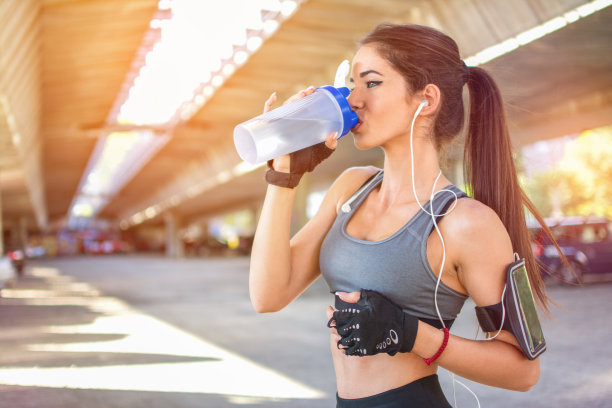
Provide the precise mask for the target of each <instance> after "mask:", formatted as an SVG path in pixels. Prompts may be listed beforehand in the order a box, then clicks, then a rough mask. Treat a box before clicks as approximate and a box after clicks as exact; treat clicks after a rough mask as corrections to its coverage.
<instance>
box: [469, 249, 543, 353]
mask: <svg viewBox="0 0 612 408" xmlns="http://www.w3.org/2000/svg"><path fill="white" fill-rule="evenodd" d="M502 302H503V304H502V303H501V302H500V303H498V304H495V305H491V306H482V307H481V306H476V316H477V318H478V322H479V324H480V327H481V328H482V330H483V331H485V332H496V331H498V330H500V328H501V329H504V330H507V331H509V332H511V333H512V334H513V335H514V337H515V338H516V340H517V341H518V343H519V345H520V346H521V350H522V351H523V354H524V355H525V357H527V358H528V359H530V360H533V359H535V358H536V357H538V356H539V355H540V354H542V353H543V352H544V351H545V350H546V341H545V340H544V333H543V332H542V327H541V325H540V319H539V317H538V311H537V309H536V304H535V300H534V298H533V293H532V292H531V285H530V284H529V277H528V276H527V270H526V269H525V260H524V259H520V260H518V261H516V262H513V263H512V264H510V265H509V266H508V269H507V271H506V289H505V292H504V298H503V300H502Z"/></svg>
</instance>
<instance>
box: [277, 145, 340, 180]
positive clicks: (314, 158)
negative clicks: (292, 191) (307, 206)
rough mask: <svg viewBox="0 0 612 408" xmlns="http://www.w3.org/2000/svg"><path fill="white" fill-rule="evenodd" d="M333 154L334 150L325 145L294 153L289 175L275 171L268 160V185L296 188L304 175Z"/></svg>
mask: <svg viewBox="0 0 612 408" xmlns="http://www.w3.org/2000/svg"><path fill="white" fill-rule="evenodd" d="M333 152H334V149H330V148H329V147H327V146H326V145H325V143H319V144H316V145H314V146H310V147H306V148H305V149H302V150H298V151H296V152H293V153H291V154H290V155H289V156H290V157H291V163H290V167H289V169H290V170H289V173H284V172H280V171H276V170H274V167H272V160H268V171H267V172H266V181H267V182H268V184H274V185H275V186H279V187H288V188H294V187H296V186H297V185H298V183H299V182H300V179H301V178H302V176H303V175H304V173H306V172H309V171H313V170H314V168H315V167H316V166H317V165H318V164H319V163H321V162H322V161H323V160H325V159H327V158H328V157H329V156H330V155H331V154H332V153H333Z"/></svg>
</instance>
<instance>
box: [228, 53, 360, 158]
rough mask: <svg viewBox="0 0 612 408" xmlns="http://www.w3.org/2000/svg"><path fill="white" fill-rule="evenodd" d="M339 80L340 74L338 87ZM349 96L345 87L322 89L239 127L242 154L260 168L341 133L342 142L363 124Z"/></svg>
mask: <svg viewBox="0 0 612 408" xmlns="http://www.w3.org/2000/svg"><path fill="white" fill-rule="evenodd" d="M346 66H348V61H346V62H343V64H341V65H340V67H338V72H340V71H341V68H346ZM339 76H341V74H339V73H337V74H336V83H335V85H336V84H338V78H339ZM344 76H346V73H345V74H344ZM349 93H350V91H349V89H348V88H347V87H345V86H340V87H336V86H322V87H320V88H317V89H315V91H314V92H313V93H312V94H310V95H308V96H306V97H304V98H301V99H298V100H297V101H294V102H291V103H288V104H286V105H283V106H281V107H279V108H276V109H273V110H271V111H269V112H266V113H264V114H262V115H259V116H257V117H255V118H253V119H250V120H248V121H246V122H243V123H241V124H239V125H238V126H236V127H235V128H234V144H235V146H236V150H237V151H238V154H239V155H240V157H241V158H242V159H243V160H244V161H246V162H248V163H250V164H259V163H263V162H265V161H267V160H270V159H274V158H277V157H279V156H282V155H284V154H288V153H293V152H295V151H297V150H300V149H304V148H306V147H309V146H313V145H315V144H317V143H321V142H324V141H325V139H327V137H328V136H329V135H330V134H331V133H333V132H338V138H340V137H342V136H344V135H346V134H347V133H348V132H349V130H351V129H352V128H353V127H354V126H355V125H356V124H357V122H358V121H359V118H358V117H357V114H356V113H355V112H354V111H353V110H351V107H350V105H349V103H348V100H347V99H346V98H348V95H349Z"/></svg>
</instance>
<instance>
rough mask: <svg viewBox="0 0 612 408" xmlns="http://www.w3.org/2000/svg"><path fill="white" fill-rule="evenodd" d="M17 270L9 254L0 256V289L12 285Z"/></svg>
mask: <svg viewBox="0 0 612 408" xmlns="http://www.w3.org/2000/svg"><path fill="white" fill-rule="evenodd" d="M16 276H17V271H16V269H15V266H14V265H13V261H11V259H10V258H9V257H8V256H7V255H1V256H0V290H2V289H3V288H5V287H10V286H12V284H13V283H14V281H15V278H16Z"/></svg>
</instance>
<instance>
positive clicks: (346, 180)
mask: <svg viewBox="0 0 612 408" xmlns="http://www.w3.org/2000/svg"><path fill="white" fill-rule="evenodd" d="M378 171H380V169H379V168H378V167H374V166H361V167H350V168H348V169H346V170H344V171H343V172H342V174H340V176H338V178H337V179H336V181H334V183H333V184H332V186H331V187H330V189H329V195H331V196H332V197H333V201H334V203H335V204H336V207H337V208H339V207H340V206H341V205H342V204H343V203H344V202H345V201H346V200H348V199H349V198H350V197H351V196H352V195H353V194H354V193H355V192H356V191H357V190H359V188H360V187H361V186H362V185H363V183H365V182H366V181H367V180H368V179H369V178H370V177H372V176H373V175H375V174H376V173H377V172H378Z"/></svg>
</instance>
